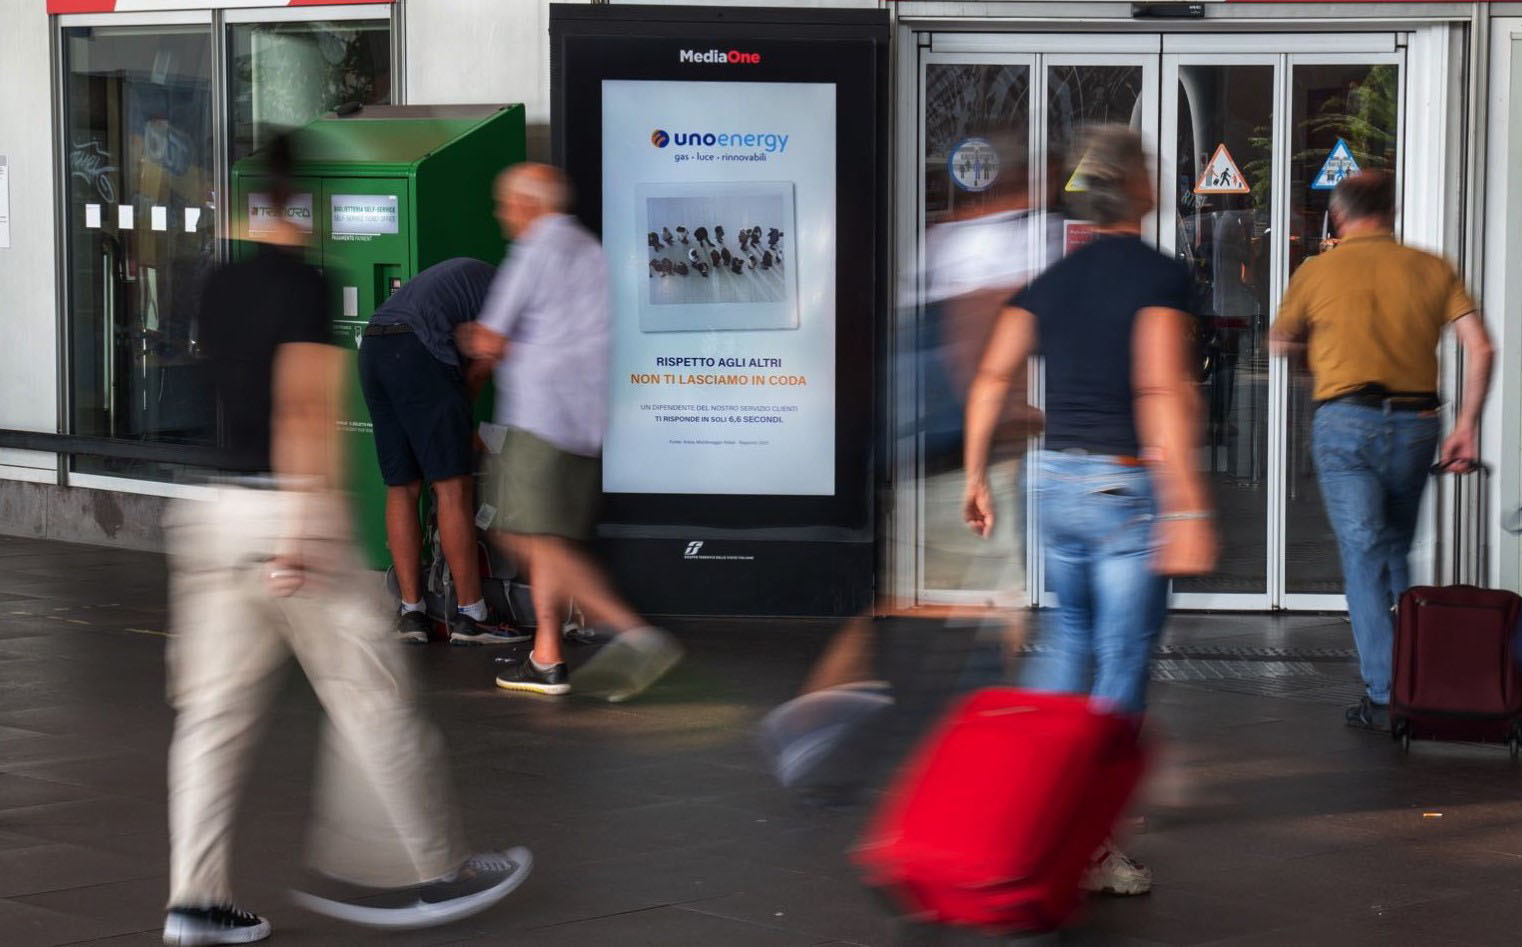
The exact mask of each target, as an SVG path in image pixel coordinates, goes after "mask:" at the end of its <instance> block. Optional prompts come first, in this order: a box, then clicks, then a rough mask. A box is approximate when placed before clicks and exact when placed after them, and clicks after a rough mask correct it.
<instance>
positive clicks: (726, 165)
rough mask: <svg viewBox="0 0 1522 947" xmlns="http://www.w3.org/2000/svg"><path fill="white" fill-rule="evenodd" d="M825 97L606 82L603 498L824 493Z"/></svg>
mask: <svg viewBox="0 0 1522 947" xmlns="http://www.w3.org/2000/svg"><path fill="white" fill-rule="evenodd" d="M836 98H837V96H836V88H835V84H834V83H827V82H740V81H735V82H683V81H658V80H626V79H608V80H604V81H603V83H602V150H603V154H602V193H603V205H602V237H603V246H604V248H605V250H606V252H607V255H608V262H609V268H610V278H611V280H612V301H613V368H612V374H611V391H610V401H609V405H610V411H609V424H608V433H607V438H606V440H605V442H604V446H603V489H604V490H605V491H606V492H608V493H652V494H770V495H795V496H830V495H832V494H833V493H834V491H835V471H836V463H835V461H836V458H835V444H836V437H835V418H836V410H835V386H836V379H835V367H836V351H835V347H836V313H835V297H836V273H835V263H836V233H835V209H836V180H835V169H836V116H835V105H836Z"/></svg>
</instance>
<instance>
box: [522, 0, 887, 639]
mask: <svg viewBox="0 0 1522 947" xmlns="http://www.w3.org/2000/svg"><path fill="white" fill-rule="evenodd" d="M890 36H891V33H890V28H889V18H888V15H887V13H886V12H885V11H881V10H817V9H760V8H709V7H681V6H634V5H629V6H625V5H582V4H574V5H573V4H553V5H551V7H550V95H551V128H552V135H553V137H552V155H553V160H554V161H555V163H556V164H558V165H559V166H561V167H562V168H564V169H565V170H566V171H567V172H568V173H569V174H570V176H571V178H572V180H573V181H575V182H577V183H578V184H579V185H580V192H579V194H578V198H577V206H576V213H577V216H578V217H579V218H580V219H581V220H582V222H583V223H584V224H585V225H586V226H587V227H588V228H590V229H591V230H592V231H593V232H594V233H601V229H602V188H601V184H602V152H603V143H602V83H603V81H604V80H609V79H613V80H628V79H632V80H641V79H643V80H653V81H663V80H664V81H692V82H705V81H706V82H800V83H802V82H810V83H832V84H834V85H835V88H836V120H837V121H836V246H835V319H836V387H835V445H834V448H835V493H834V495H833V496H790V495H775V496H772V495H760V496H756V495H750V496H747V495H735V494H626V493H613V494H606V495H605V496H604V504H605V505H604V509H603V526H602V527H601V529H600V531H599V534H600V537H601V541H600V546H601V549H602V551H603V552H604V554H605V556H606V557H607V559H608V562H609V564H610V566H611V567H612V569H613V571H614V573H615V576H616V577H617V578H618V579H619V580H620V585H621V586H622V587H623V588H624V589H625V590H626V591H627V592H629V593H630V595H631V597H632V598H633V600H634V602H635V604H637V605H640V606H642V607H644V608H646V609H647V610H650V611H654V612H662V613H668V614H669V613H681V614H794V615H837V614H850V613H853V612H857V611H860V610H862V609H864V608H866V607H867V606H869V605H870V603H871V600H872V587H873V580H874V573H875V557H874V536H875V516H876V512H875V496H874V493H875V490H874V483H875V465H876V463H877V460H878V458H877V456H876V450H875V447H876V442H875V436H876V432H877V431H878V430H879V429H880V424H879V418H880V417H881V403H880V398H879V385H878V381H879V375H880V371H879V366H880V365H881V357H880V351H879V345H880V342H881V338H882V333H881V327H882V326H884V325H885V321H884V320H885V313H886V301H887V298H888V288H887V280H886V274H887V271H888V230H889V220H888V212H889V211H888V208H889V199H888V198H889V179H888V149H889V113H888V108H889V97H888V81H889V41H890ZM693 48H697V49H702V50H707V49H722V50H730V49H738V50H742V51H745V52H757V53H760V56H761V61H760V62H759V63H743V64H732V63H727V62H725V63H715V64H707V63H693V62H685V63H684V62H681V61H680V60H679V52H680V51H681V50H683V49H693ZM697 540H702V541H704V543H705V547H704V549H703V552H704V553H705V554H710V553H711V554H712V555H713V556H715V557H722V558H708V559H700V558H697V557H695V556H690V555H687V554H685V551H686V549H687V546H688V544H690V543H692V542H694V541H697Z"/></svg>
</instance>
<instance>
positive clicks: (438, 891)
mask: <svg viewBox="0 0 1522 947" xmlns="http://www.w3.org/2000/svg"><path fill="white" fill-rule="evenodd" d="M533 865H534V856H533V855H531V854H529V850H528V849H526V848H514V849H511V850H509V851H506V852H487V853H484V854H481V855H472V856H471V857H470V858H468V859H466V861H465V864H464V865H461V866H460V868H459V869H458V870H456V871H455V872H454V873H453V874H450V875H449V876H447V877H444V878H440V879H439V880H437V881H429V882H426V883H424V884H420V885H414V886H412V887H410V888H394V889H390V890H384V891H375V892H372V893H370V894H366V895H362V896H358V897H353V898H342V899H340V898H327V897H321V896H319V895H315V894H308V893H306V892H304V891H296V892H292V897H293V898H294V899H295V901H296V903H297V904H299V905H301V906H302V907H304V908H306V909H307V910H309V911H313V912H315V913H317V914H322V915H325V916H327V917H331V918H335V919H337V920H340V921H348V922H349V923H350V924H360V925H363V926H365V927H383V928H388V929H390V930H414V929H416V928H420V927H436V926H438V925H440V924H448V923H450V922H451V921H458V920H460V919H462V918H467V917H470V916H471V915H472V914H479V913H480V912H482V911H484V910H486V909H487V908H489V907H491V906H492V905H493V904H496V903H497V902H498V901H501V900H502V899H503V898H505V897H507V896H508V895H509V894H510V893H512V891H513V889H514V888H516V887H518V886H519V885H521V884H523V880H524V879H525V878H527V877H528V874H529V871H530V870H532V868H533Z"/></svg>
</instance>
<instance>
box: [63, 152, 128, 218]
mask: <svg viewBox="0 0 1522 947" xmlns="http://www.w3.org/2000/svg"><path fill="white" fill-rule="evenodd" d="M69 170H70V172H72V174H73V176H74V177H76V178H79V179H80V180H81V181H83V182H84V186H85V187H86V188H90V187H93V188H94V189H95V193H96V194H99V195H100V199H101V200H102V201H104V202H105V203H107V204H114V203H116V185H115V184H114V183H112V180H111V176H112V175H113V174H115V173H116V170H117V169H116V165H114V164H112V163H111V155H110V153H109V152H107V151H106V150H105V149H103V148H101V146H100V142H98V141H96V140H95V139H93V138H92V139H90V140H89V141H86V142H81V143H78V144H75V145H73V146H72V147H70V149H69Z"/></svg>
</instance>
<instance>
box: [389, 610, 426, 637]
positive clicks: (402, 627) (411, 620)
mask: <svg viewBox="0 0 1522 947" xmlns="http://www.w3.org/2000/svg"><path fill="white" fill-rule="evenodd" d="M432 634H433V619H431V618H429V617H428V613H427V612H401V613H400V614H398V615H397V616H396V636H397V637H398V638H400V639H402V640H403V641H405V642H407V643H408V644H427V643H428V638H429V637H430V636H431V635H432Z"/></svg>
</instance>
